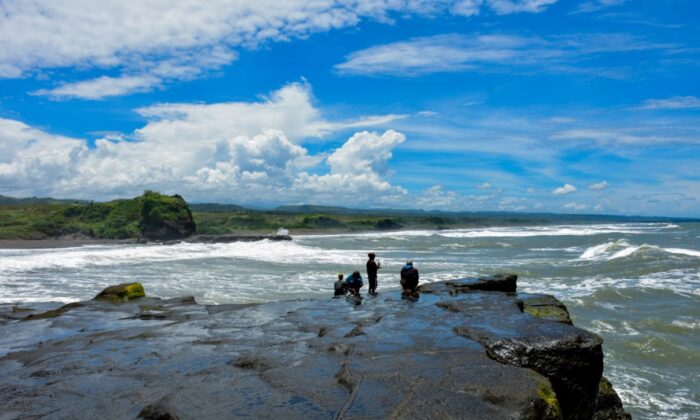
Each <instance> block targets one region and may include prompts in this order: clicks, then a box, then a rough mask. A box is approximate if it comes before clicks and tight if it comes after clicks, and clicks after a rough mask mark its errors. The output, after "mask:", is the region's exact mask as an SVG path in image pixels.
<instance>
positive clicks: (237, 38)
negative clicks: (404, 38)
mask: <svg viewBox="0 0 700 420" xmlns="http://www.w3.org/2000/svg"><path fill="white" fill-rule="evenodd" d="M554 2H556V0H436V1H431V2H426V1H387V0H378V1H376V0H327V1H306V0H286V1H277V0H259V1H254V2H251V1H241V0H211V1H208V2H207V4H206V7H202V5H201V2H198V1H195V0H177V1H171V2H165V3H164V2H162V1H159V0H143V1H138V2H124V1H118V0H103V1H99V2H95V1H89V0H69V1H63V2H55V1H51V0H30V1H21V2H18V1H10V2H2V3H0V39H2V40H3V42H2V45H0V77H10V78H15V77H22V76H27V75H31V74H32V73H34V72H37V71H41V70H43V69H53V68H71V67H80V68H82V69H85V68H98V69H112V70H116V71H117V72H119V73H121V74H120V75H119V76H116V77H115V76H113V75H112V76H106V75H103V76H100V77H98V78H95V79H91V80H83V81H74V82H70V83H62V84H60V85H58V86H56V87H53V88H48V89H42V90H39V91H37V92H36V94H41V95H48V96H50V97H52V98H83V99H99V98H100V97H105V96H114V95H119V94H127V93H132V92H140V91H144V90H149V89H152V88H154V87H157V86H161V85H164V84H167V83H168V82H169V81H172V80H188V79H192V78H196V77H201V76H202V75H204V74H206V73H207V72H209V71H211V70H216V69H218V68H221V67H222V66H225V65H227V64H229V63H231V62H233V61H234V60H235V59H236V57H237V53H236V51H235V50H237V49H241V48H255V47H256V46H258V45H260V44H261V43H266V42H275V41H287V40H289V39H293V38H299V37H304V36H308V35H310V34H313V33H316V32H323V31H329V30H333V29H338V28H343V27H348V26H353V25H357V24H358V23H359V22H360V21H361V20H362V19H375V20H377V21H382V22H390V21H391V20H392V19H393V18H392V16H394V15H395V16H399V17H400V16H406V15H408V16H410V15H436V14H441V13H452V14H455V15H468V16H470V15H475V14H478V13H479V11H480V9H481V8H482V7H490V8H491V9H492V10H495V11H496V12H497V13H501V14H506V13H518V12H532V13H537V12H541V11H543V10H544V9H545V8H546V7H547V6H548V5H549V4H552V3H554ZM28 28H30V29H28ZM99 86H107V87H108V89H107V90H105V91H104V95H102V96H101V95H100V90H99V89H98V87H99Z"/></svg>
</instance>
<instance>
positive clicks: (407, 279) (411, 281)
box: [401, 260, 418, 294]
mask: <svg viewBox="0 0 700 420" xmlns="http://www.w3.org/2000/svg"><path fill="white" fill-rule="evenodd" d="M401 287H403V292H404V293H406V294H409V293H414V292H415V291H416V287H418V270H417V269H416V268H414V267H413V261H411V260H408V261H406V265H404V266H403V268H402V269H401Z"/></svg>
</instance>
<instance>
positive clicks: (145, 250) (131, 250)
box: [0, 240, 364, 275]
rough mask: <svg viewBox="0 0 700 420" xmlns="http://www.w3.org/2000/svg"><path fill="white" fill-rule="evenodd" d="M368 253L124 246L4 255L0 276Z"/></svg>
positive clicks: (264, 246) (256, 246)
mask: <svg viewBox="0 0 700 420" xmlns="http://www.w3.org/2000/svg"><path fill="white" fill-rule="evenodd" d="M358 255H361V256H364V250H362V251H360V250H338V249H321V248H316V247H311V246H304V245H301V244H299V243H296V242H295V241H269V240H263V241H260V242H254V243H251V242H233V243H226V244H193V243H185V242H183V243H180V244H175V245H120V246H109V245H106V246H91V247H76V248H60V249H35V250H21V251H14V250H13V251H12V252H8V251H7V250H5V251H4V252H0V257H1V258H2V264H0V275H2V274H8V273H17V272H27V271H32V270H40V269H76V268H83V267H102V266H115V265H134V264H142V263H158V262H167V261H180V260H198V259H210V258H239V259H247V260H255V261H260V262H267V263H291V264H299V263H309V262H312V261H313V262H317V263H334V264H344V263H348V264H351V263H356V262H357V258H358Z"/></svg>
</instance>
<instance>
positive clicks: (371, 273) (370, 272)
mask: <svg viewBox="0 0 700 420" xmlns="http://www.w3.org/2000/svg"><path fill="white" fill-rule="evenodd" d="M367 256H368V257H369V260H367V278H368V279H369V294H370V295H376V294H377V271H378V270H379V269H380V268H381V267H382V264H381V263H380V262H379V261H375V260H374V257H375V254H374V252H370V253H369V254H367Z"/></svg>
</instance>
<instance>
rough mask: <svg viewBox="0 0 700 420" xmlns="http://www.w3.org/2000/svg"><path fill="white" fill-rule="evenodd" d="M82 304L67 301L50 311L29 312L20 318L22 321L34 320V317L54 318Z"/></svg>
mask: <svg viewBox="0 0 700 420" xmlns="http://www.w3.org/2000/svg"><path fill="white" fill-rule="evenodd" d="M82 306H84V305H83V303H82V302H73V303H68V304H66V305H63V306H61V307H60V308H58V309H52V310H50V311H45V312H40V313H37V314H29V315H27V316H25V317H24V318H22V320H23V321H31V320H36V319H46V318H55V317H57V316H59V315H63V314H64V313H66V312H68V311H70V310H71V309H75V308H80V307H82Z"/></svg>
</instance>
